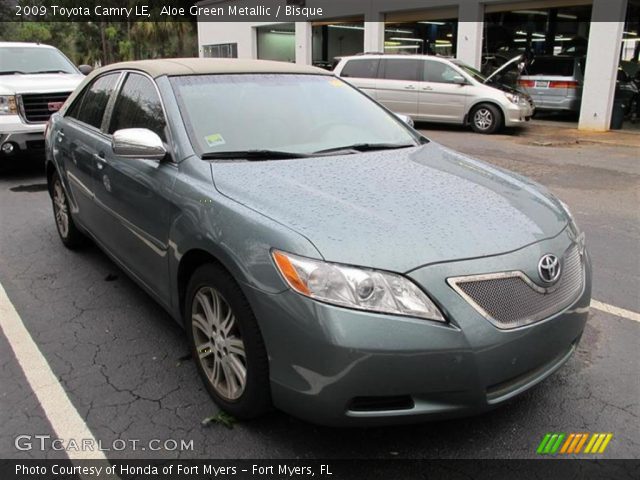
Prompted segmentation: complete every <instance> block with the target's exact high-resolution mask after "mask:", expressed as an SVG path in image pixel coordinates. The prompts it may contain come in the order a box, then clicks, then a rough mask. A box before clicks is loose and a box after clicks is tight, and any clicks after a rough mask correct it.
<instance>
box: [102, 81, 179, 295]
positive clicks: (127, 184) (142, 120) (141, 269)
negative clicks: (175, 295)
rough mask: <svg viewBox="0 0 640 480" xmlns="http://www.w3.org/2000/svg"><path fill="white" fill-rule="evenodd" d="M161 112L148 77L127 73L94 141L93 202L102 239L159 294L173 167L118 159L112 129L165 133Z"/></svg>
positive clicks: (164, 276)
mask: <svg viewBox="0 0 640 480" xmlns="http://www.w3.org/2000/svg"><path fill="white" fill-rule="evenodd" d="M164 126H165V123H164V114H163V111H162V106H161V103H160V99H159V97H158V95H157V92H156V90H155V86H154V84H153V83H152V81H151V80H150V79H148V78H146V77H144V76H142V75H138V74H133V73H130V74H128V76H127V78H126V79H125V81H124V84H123V86H122V88H121V90H120V92H119V93H118V97H117V99H116V102H115V104H114V108H113V114H112V117H111V122H110V127H109V130H108V133H109V135H105V136H103V137H102V138H101V139H100V140H99V141H98V142H97V144H96V152H97V153H96V165H97V167H96V172H97V175H96V203H97V205H98V210H99V211H100V213H99V215H100V219H101V227H100V228H101V230H100V239H101V240H102V241H103V243H104V246H105V247H106V248H107V249H109V251H110V252H111V253H112V254H113V255H115V256H116V257H117V258H118V259H119V260H120V261H121V262H122V263H123V264H124V265H125V266H126V267H127V268H128V269H129V270H131V272H132V273H133V274H134V275H136V276H137V277H138V279H139V280H141V281H142V282H144V283H145V284H146V285H147V286H148V287H149V288H150V289H151V290H153V291H154V292H155V293H156V294H157V295H158V296H159V297H161V298H165V299H166V298H169V275H168V265H169V264H168V258H167V251H168V243H169V229H170V221H171V218H173V216H174V208H175V202H173V197H172V189H173V184H174V181H175V174H176V172H177V168H176V166H175V165H174V164H173V163H171V162H170V161H163V162H158V161H155V160H145V159H138V158H122V157H119V156H117V155H115V154H114V153H113V149H112V148H111V134H112V133H113V132H114V131H116V130H119V129H122V128H148V129H150V130H152V131H155V132H156V133H158V134H159V135H160V136H161V137H162V138H163V139H164V138H166V135H165V131H164Z"/></svg>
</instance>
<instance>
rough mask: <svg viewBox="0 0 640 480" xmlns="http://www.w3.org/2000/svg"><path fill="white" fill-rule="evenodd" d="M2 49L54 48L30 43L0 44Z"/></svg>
mask: <svg viewBox="0 0 640 480" xmlns="http://www.w3.org/2000/svg"><path fill="white" fill-rule="evenodd" d="M2 47H23V48H24V47H31V48H55V47H53V46H51V45H46V44H44V43H31V42H0V48H2Z"/></svg>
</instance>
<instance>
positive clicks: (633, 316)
mask: <svg viewBox="0 0 640 480" xmlns="http://www.w3.org/2000/svg"><path fill="white" fill-rule="evenodd" d="M591 307H592V308H595V309H596V310H600V311H602V312H606V313H610V314H611V315H615V316H616V317H622V318H626V319H627V320H633V321H634V322H640V313H636V312H632V311H631V310H625V309H624V308H618V307H614V306H613V305H608V304H606V303H602V302H599V301H597V300H591Z"/></svg>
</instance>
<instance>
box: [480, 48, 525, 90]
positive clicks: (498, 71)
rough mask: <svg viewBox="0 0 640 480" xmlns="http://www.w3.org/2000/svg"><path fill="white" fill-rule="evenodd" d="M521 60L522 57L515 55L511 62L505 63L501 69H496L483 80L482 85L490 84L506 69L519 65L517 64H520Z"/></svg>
mask: <svg viewBox="0 0 640 480" xmlns="http://www.w3.org/2000/svg"><path fill="white" fill-rule="evenodd" d="M523 60H524V55H516V56H515V57H513V58H512V59H511V60H508V61H506V62H505V63H504V64H503V65H502V66H501V67H499V68H497V69H496V70H495V71H494V72H493V73H491V75H489V76H488V77H487V78H486V79H485V80H484V83H486V84H487V85H489V84H491V82H492V81H493V80H494V79H496V78H498V75H500V74H501V73H503V72H505V71H507V69H509V68H513V67H514V64H516V63H519V62H521V61H523Z"/></svg>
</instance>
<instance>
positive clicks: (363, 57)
mask: <svg viewBox="0 0 640 480" xmlns="http://www.w3.org/2000/svg"><path fill="white" fill-rule="evenodd" d="M371 58H393V59H397V58H399V59H403V60H404V59H407V58H408V59H410V60H414V59H418V60H423V59H429V60H437V61H440V62H451V61H452V60H454V58H453V57H443V56H441V55H427V54H421V53H413V54H411V53H409V54H406V53H362V54H360V55H350V56H344V57H340V61H341V62H345V61H347V60H366V59H371Z"/></svg>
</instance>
